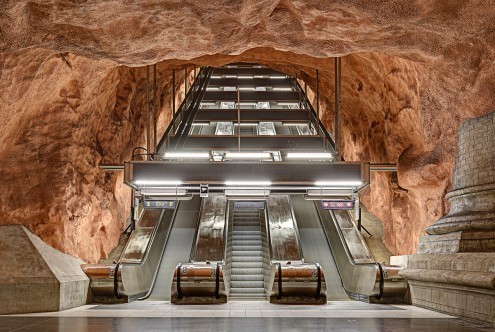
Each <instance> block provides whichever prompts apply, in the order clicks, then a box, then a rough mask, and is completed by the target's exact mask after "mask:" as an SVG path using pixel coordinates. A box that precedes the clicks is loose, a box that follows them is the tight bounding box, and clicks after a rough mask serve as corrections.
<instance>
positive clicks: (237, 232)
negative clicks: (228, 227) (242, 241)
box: [232, 229, 261, 239]
mask: <svg viewBox="0 0 495 332" xmlns="http://www.w3.org/2000/svg"><path fill="white" fill-rule="evenodd" d="M238 235H240V236H257V237H258V239H259V238H261V231H251V230H235V229H234V230H233V231H232V236H233V237H234V238H235V237H236V236H238Z"/></svg>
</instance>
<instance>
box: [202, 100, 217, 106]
mask: <svg viewBox="0 0 495 332" xmlns="http://www.w3.org/2000/svg"><path fill="white" fill-rule="evenodd" d="M216 104H217V103H215V102H213V101H202V102H201V106H215V105H216Z"/></svg>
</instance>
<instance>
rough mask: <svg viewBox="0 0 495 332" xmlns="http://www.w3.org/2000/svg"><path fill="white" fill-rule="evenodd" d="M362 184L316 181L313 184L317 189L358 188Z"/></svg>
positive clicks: (355, 181)
mask: <svg viewBox="0 0 495 332" xmlns="http://www.w3.org/2000/svg"><path fill="white" fill-rule="evenodd" d="M362 184H363V182H361V181H357V180H354V181H318V182H315V186H317V187H359V186H361V185H362Z"/></svg>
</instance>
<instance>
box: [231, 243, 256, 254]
mask: <svg viewBox="0 0 495 332" xmlns="http://www.w3.org/2000/svg"><path fill="white" fill-rule="evenodd" d="M262 250H263V249H262V248H261V246H250V245H237V244H235V243H233V244H232V251H254V252H260V251H262Z"/></svg>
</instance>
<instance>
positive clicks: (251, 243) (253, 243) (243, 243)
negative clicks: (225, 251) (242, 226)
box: [231, 239, 263, 246]
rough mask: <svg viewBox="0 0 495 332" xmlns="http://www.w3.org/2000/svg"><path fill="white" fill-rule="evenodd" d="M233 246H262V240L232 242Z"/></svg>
mask: <svg viewBox="0 0 495 332" xmlns="http://www.w3.org/2000/svg"><path fill="white" fill-rule="evenodd" d="M231 242H232V246H262V245H263V242H262V241H261V240H238V239H236V240H232V241H231Z"/></svg>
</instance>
